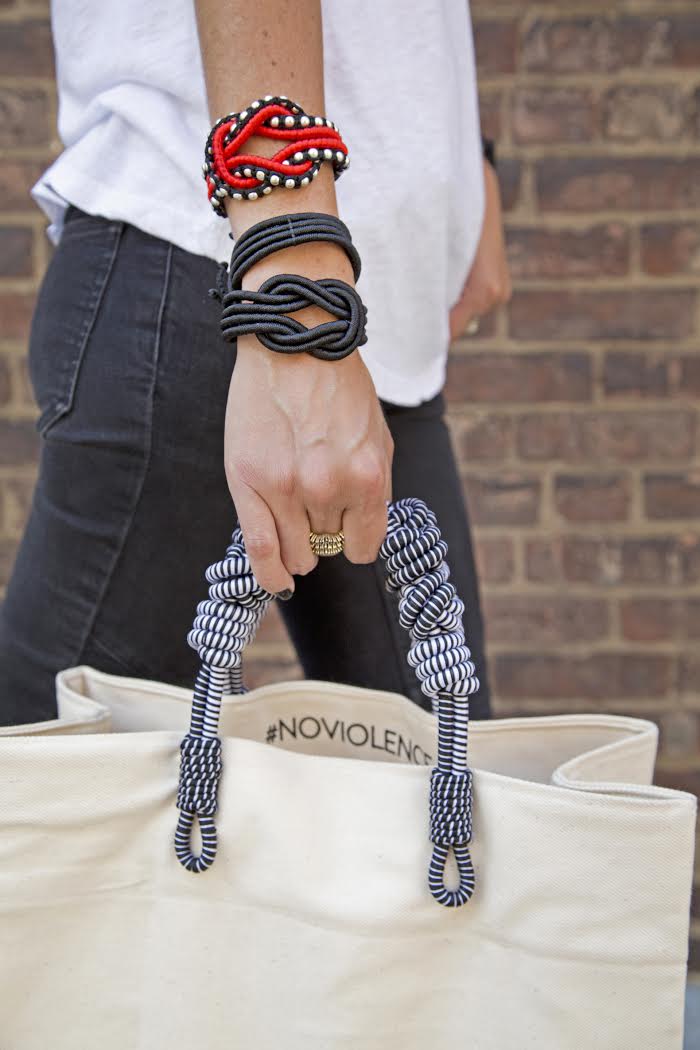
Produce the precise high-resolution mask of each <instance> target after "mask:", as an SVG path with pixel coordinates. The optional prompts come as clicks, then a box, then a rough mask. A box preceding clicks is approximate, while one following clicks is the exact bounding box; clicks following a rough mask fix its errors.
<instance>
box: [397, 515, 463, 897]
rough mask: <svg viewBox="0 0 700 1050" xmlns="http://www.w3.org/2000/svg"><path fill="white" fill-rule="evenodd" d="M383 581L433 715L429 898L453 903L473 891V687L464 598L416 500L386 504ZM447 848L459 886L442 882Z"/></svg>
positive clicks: (436, 532)
mask: <svg viewBox="0 0 700 1050" xmlns="http://www.w3.org/2000/svg"><path fill="white" fill-rule="evenodd" d="M381 553H382V557H383V558H384V559H385V563H386V568H387V573H388V582H387V586H388V587H389V588H390V589H391V590H395V591H398V592H399V595H400V598H399V617H400V622H401V625H402V626H403V627H405V628H406V629H407V630H408V632H409V635H410V638H411V643H412V644H411V649H410V652H409V657H408V660H409V663H410V664H411V666H412V667H413V668H414V669H415V672H416V675H417V677H418V678H419V680H420V682H421V689H422V691H423V693H424V694H425V695H426V696H428V697H430V699H431V700H432V703H433V708H434V710H435V711H436V714H437V719H438V758H437V766H436V767H435V769H433V771H432V775H431V781H430V838H431V841H432V843H433V855H432V859H431V863H430V871H429V874H428V883H429V886H430V892H431V893H432V895H433V897H434V898H435V899H436V900H437V901H438V902H439V903H440V904H444V905H445V906H446V907H459V906H460V905H462V904H464V903H465V902H466V901H468V900H469V898H470V897H471V895H472V893H473V892H474V867H473V865H472V861H471V856H470V853H469V842H470V841H471V837H472V818H471V809H472V805H471V804H472V776H471V772H470V770H469V768H468V766H467V735H468V728H469V699H468V698H469V696H470V695H471V694H472V693H475V692H476V690H477V689H478V688H479V680H478V678H477V677H476V674H475V670H476V669H475V667H474V664H473V662H472V661H471V659H470V657H471V653H470V651H469V649H468V648H467V645H466V643H465V638H464V628H463V626H462V614H463V612H464V604H463V602H462V601H461V599H460V598H459V597H458V596H457V592H456V590H455V587H454V584H452V583H450V582H449V568H448V566H447V563H446V561H445V556H446V554H447V544H446V543H445V541H444V540H443V539H442V538H441V536H440V530H439V529H438V527H437V522H436V519H435V515H434V514H433V512H432V511H430V510H429V509H428V508H427V507H426V505H425V503H423V501H422V500H418V499H405V500H401V501H400V502H397V503H394V504H393V505H392V506H391V507H390V508H389V528H388V530H387V536H386V539H385V541H384V543H383V545H382V551H381ZM450 850H452V852H453V854H454V858H455V861H456V864H457V870H458V872H459V885H458V886H457V887H456V888H455V889H449V888H448V887H447V886H446V885H445V866H446V864H447V860H448V856H449V853H450Z"/></svg>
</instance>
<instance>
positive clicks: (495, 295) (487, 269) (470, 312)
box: [450, 160, 511, 339]
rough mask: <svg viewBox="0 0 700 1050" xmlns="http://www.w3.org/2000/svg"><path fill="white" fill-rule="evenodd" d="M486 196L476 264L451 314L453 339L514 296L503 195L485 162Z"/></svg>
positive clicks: (475, 258) (494, 173)
mask: <svg viewBox="0 0 700 1050" xmlns="http://www.w3.org/2000/svg"><path fill="white" fill-rule="evenodd" d="M484 188H485V194H486V201H485V208H484V224H483V226H482V228H481V238H480V239H479V246H478V248H477V250H476V255H475V257H474V263H473V265H472V268H471V271H470V273H469V276H468V277H467V280H466V283H465V285H464V288H463V289H462V294H461V296H460V297H459V299H458V301H457V302H456V303H455V305H454V306H453V307H452V309H451V310H450V338H451V339H456V338H457V336H459V335H462V333H463V332H465V331H466V330H467V328H468V327H469V325H470V323H471V322H472V321H475V320H478V318H480V317H483V316H484V314H487V313H488V312H489V310H493V309H494V307H496V306H500V305H501V304H502V303H507V302H508V300H509V299H510V295H511V283H510V273H509V271H508V260H507V257H506V247H505V241H504V237H503V217H502V213H501V192H500V190H499V188H498V176H497V175H496V172H495V171H494V169H493V166H492V165H491V164H490V163H489V162H488V161H487V160H485V161H484Z"/></svg>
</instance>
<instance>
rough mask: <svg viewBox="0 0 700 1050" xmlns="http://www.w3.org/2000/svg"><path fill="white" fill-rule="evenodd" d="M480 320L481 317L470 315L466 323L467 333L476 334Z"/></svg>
mask: <svg viewBox="0 0 700 1050" xmlns="http://www.w3.org/2000/svg"><path fill="white" fill-rule="evenodd" d="M480 320H481V319H480V318H479V317H472V319H471V321H470V322H469V324H468V325H467V335H477V333H478V331H479V324H480Z"/></svg>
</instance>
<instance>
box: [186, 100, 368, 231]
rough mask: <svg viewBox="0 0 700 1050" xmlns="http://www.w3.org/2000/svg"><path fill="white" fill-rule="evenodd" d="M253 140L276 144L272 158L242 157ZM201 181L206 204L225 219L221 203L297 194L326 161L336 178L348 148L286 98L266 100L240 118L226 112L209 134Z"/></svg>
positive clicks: (333, 130)
mask: <svg viewBox="0 0 700 1050" xmlns="http://www.w3.org/2000/svg"><path fill="white" fill-rule="evenodd" d="M253 135H262V136H264V137H265V138H272V139H281V140H282V141H283V142H284V143H285V144H284V145H283V146H282V147H281V149H279V150H278V151H277V153H275V154H274V156H272V157H261V156H259V155H258V154H256V153H247V152H244V150H245V145H246V143H247V142H248V140H249V139H250V138H251V137H252V136H253ZM204 157H205V163H204V169H203V170H204V179H205V181H206V184H207V192H208V195H209V200H210V202H211V205H212V207H213V209H214V211H215V212H216V214H217V215H221V216H223V217H225V216H226V211H225V209H224V205H223V200H224V198H225V197H232V198H233V199H234V200H257V198H258V197H262V196H263V195H265V194H268V193H272V191H273V189H277V188H278V187H284V188H286V189H299V188H301V187H303V186H308V185H309V183H310V182H311V180H312V179H315V178H316V176H317V175H318V173H319V170H320V168H321V164H323V163H324V162H325V161H330V163H331V164H332V165H333V170H334V172H335V177H336V179H337V178H338V177H339V176H340V175H341V174H342V172H343V171H345V169H346V168H347V166H348V165H349V163H350V158H349V157H348V148H347V146H346V145H345V143H344V142H343V139H342V136H341V134H340V132H339V131H338V129H337V127H336V126H335V124H334V123H333V121H332V120H326V118H325V117H314V116H311V115H310V114H308V113H305V112H304V110H303V109H302V108H301V106H299V105H297V103H296V102H292V101H291V100H290V99H288V98H287V97H286V95H266V96H265V98H262V99H257V100H256V101H255V102H251V104H250V105H249V106H248V108H247V109H244V110H242V111H241V112H240V113H229V115H228V116H227V117H222V118H221V120H218V121H217V122H216V124H215V125H214V127H213V128H212V129H211V131H210V132H209V137H208V139H207V145H206V149H205V154H204Z"/></svg>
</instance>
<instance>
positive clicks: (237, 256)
mask: <svg viewBox="0 0 700 1050" xmlns="http://www.w3.org/2000/svg"><path fill="white" fill-rule="evenodd" d="M310 241H328V242H330V243H332V244H337V245H338V247H340V248H342V249H343V250H344V252H345V254H346V255H347V257H348V259H349V260H350V265H351V266H352V272H353V275H354V277H355V280H357V279H358V277H359V276H360V271H361V269H362V263H361V262H360V256H359V254H358V251H357V248H356V247H355V245H354V244H353V243H352V237H351V236H350V231H349V230H348V228H347V226H346V225H345V223H344V222H342V221H341V220H340V219H339V218H337V216H335V215H324V214H323V213H322V212H313V211H305V212H297V213H292V214H291V215H275V216H273V217H272V218H270V219H263V221H262V222H257V223H256V224H255V225H254V226H251V227H250V228H249V229H247V230H246V231H245V232H244V233H242V234H241V236H240V237H238V238H237V240H236V243H235V246H234V249H233V252H232V253H231V262H230V264H229V267H228V274H227V278H226V279H227V287H228V288H229V289H236V288H240V287H241V283H242V281H243V278H244V277H245V275H246V274H247V272H248V270H250V268H251V267H252V266H254V265H255V263H257V262H260V260H261V259H265V258H267V256H268V255H272V253H273V252H279V251H281V250H282V249H283V248H291V247H293V246H294V245H295V244H308V243H309V242H310ZM224 273H226V271H225V268H224Z"/></svg>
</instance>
